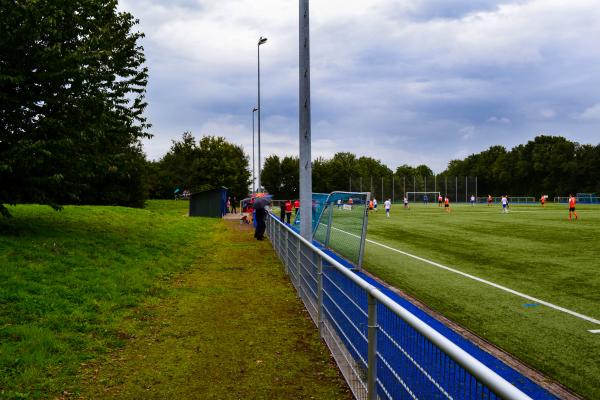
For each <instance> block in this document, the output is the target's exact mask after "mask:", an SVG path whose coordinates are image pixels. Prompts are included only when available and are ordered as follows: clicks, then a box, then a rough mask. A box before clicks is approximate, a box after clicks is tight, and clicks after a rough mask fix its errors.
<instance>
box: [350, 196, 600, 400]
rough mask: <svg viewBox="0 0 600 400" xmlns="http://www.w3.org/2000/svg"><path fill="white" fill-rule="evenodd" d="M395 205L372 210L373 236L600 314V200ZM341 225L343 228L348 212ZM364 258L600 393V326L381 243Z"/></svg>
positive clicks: (389, 277) (559, 376)
mask: <svg viewBox="0 0 600 400" xmlns="http://www.w3.org/2000/svg"><path fill="white" fill-rule="evenodd" d="M578 213H579V216H580V220H578V221H568V220H567V214H568V212H567V210H566V209H565V206H564V205H553V204H551V205H549V206H548V207H547V208H545V209H542V208H541V207H540V206H516V205H513V206H511V212H510V213H509V214H502V213H500V209H499V207H497V206H496V207H489V208H488V207H487V206H485V205H478V206H475V207H471V206H466V205H465V206H461V205H459V206H454V207H453V212H452V213H449V214H448V213H445V212H444V211H443V210H442V209H439V208H438V207H437V205H429V206H427V207H425V206H414V205H413V206H411V209H410V210H404V209H402V208H401V206H398V205H396V206H395V207H394V208H393V209H392V217H391V218H389V219H388V218H386V217H385V213H384V212H382V211H380V212H372V213H370V215H369V229H368V236H367V238H368V239H371V240H374V241H376V242H379V243H382V244H385V245H388V246H390V247H394V248H397V249H400V250H403V251H406V252H409V253H411V254H415V255H418V256H420V257H423V258H427V259H430V260H432V261H435V262H438V263H441V264H444V265H447V266H449V267H452V268H455V269H458V270H460V271H463V272H466V273H469V274H473V275H475V276H478V277H480V278H483V279H487V280H490V281H492V282H495V283H498V284H501V285H504V286H507V287H509V288H511V289H514V290H517V291H520V292H523V293H526V294H528V295H531V296H534V297H537V298H540V299H542V300H545V301H548V302H550V303H553V304H556V305H559V306H562V307H565V308H568V309H571V310H573V311H576V312H579V313H582V314H585V315H588V316H590V317H592V318H595V319H600V273H599V272H600V270H599V269H598V260H599V259H600V242H599V241H598V238H599V237H600V207H598V206H578ZM338 227H340V228H341V229H344V224H343V217H342V218H341V219H338ZM365 266H366V269H367V270H369V271H370V272H372V273H374V274H375V275H378V276H379V277H381V278H382V279H383V280H385V281H386V282H388V283H389V284H391V285H393V286H396V287H398V288H400V289H402V290H404V291H406V292H407V293H409V294H411V295H413V296H415V297H416V298H418V299H419V300H421V301H423V302H424V303H426V304H427V305H428V306H430V307H432V308H433V309H435V310H436V311H438V312H440V313H442V314H443V315H445V316H446V317H448V318H451V319H453V320H454V321H456V322H458V323H459V324H461V325H463V326H465V327H467V328H468V329H470V330H472V331H474V332H476V333H477V334H479V335H480V336H482V337H484V338H485V339H487V340H488V341H490V342H492V343H494V344H495V345H497V346H499V347H501V348H503V349H504V350H506V351H508V352H509V353H511V354H513V355H515V356H516V357H517V358H520V359H522V360H523V361H525V362H526V363H528V364H529V365H531V366H532V367H534V368H536V369H538V370H540V371H542V372H544V373H546V374H547V375H549V376H550V377H552V378H554V379H556V380H557V381H559V382H561V383H562V384H564V385H566V386H567V387H569V388H570V389H572V390H574V391H575V392H577V393H579V394H581V395H583V396H586V397H587V398H590V399H592V398H600V335H599V334H592V333H590V332H588V330H590V329H600V326H598V325H595V324H593V323H591V322H587V321H583V320H581V319H578V318H576V317H573V316H571V315H568V314H565V313H562V312H560V311H557V310H553V309H551V308H548V307H545V306H543V305H535V304H532V303H533V302H532V301H529V300H526V299H524V298H520V297H517V296H515V295H513V294H510V293H507V292H504V291H501V290H498V289H495V288H493V287H490V286H488V285H485V284H482V283H479V282H476V281H473V280H470V279H468V278H465V277H463V276H460V275H457V274H455V273H452V272H448V271H445V270H442V269H439V268H436V267H434V266H431V265H428V264H426V263H423V262H421V261H418V260H415V259H412V258H409V257H407V256H403V255H401V254H398V253H395V252H392V251H390V250H387V249H384V248H382V247H380V246H376V245H374V244H367V247H366V255H365Z"/></svg>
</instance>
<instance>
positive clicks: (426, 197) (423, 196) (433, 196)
mask: <svg viewBox="0 0 600 400" xmlns="http://www.w3.org/2000/svg"><path fill="white" fill-rule="evenodd" d="M405 196H406V198H407V199H408V201H412V202H414V203H416V202H423V203H437V201H438V197H439V196H440V192H406V194H405Z"/></svg>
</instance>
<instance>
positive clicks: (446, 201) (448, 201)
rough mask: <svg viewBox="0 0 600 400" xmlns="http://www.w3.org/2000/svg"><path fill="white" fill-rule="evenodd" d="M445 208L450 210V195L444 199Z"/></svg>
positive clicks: (447, 210)
mask: <svg viewBox="0 0 600 400" xmlns="http://www.w3.org/2000/svg"><path fill="white" fill-rule="evenodd" d="M444 210H446V212H450V198H449V197H448V196H446V198H445V199H444Z"/></svg>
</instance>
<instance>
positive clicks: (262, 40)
mask: <svg viewBox="0 0 600 400" xmlns="http://www.w3.org/2000/svg"><path fill="white" fill-rule="evenodd" d="M266 42H267V38H264V37H262V36H261V37H260V38H259V39H258V46H257V48H258V191H259V192H260V191H262V190H261V187H262V186H261V184H260V171H261V168H260V165H261V162H260V109H261V108H260V45H261V44H265V43H266Z"/></svg>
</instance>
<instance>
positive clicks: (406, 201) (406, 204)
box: [404, 196, 408, 208]
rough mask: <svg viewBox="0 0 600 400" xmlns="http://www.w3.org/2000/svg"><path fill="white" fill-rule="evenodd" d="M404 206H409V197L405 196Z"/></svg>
mask: <svg viewBox="0 0 600 400" xmlns="http://www.w3.org/2000/svg"><path fill="white" fill-rule="evenodd" d="M404 208H408V197H406V196H405V197H404Z"/></svg>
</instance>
